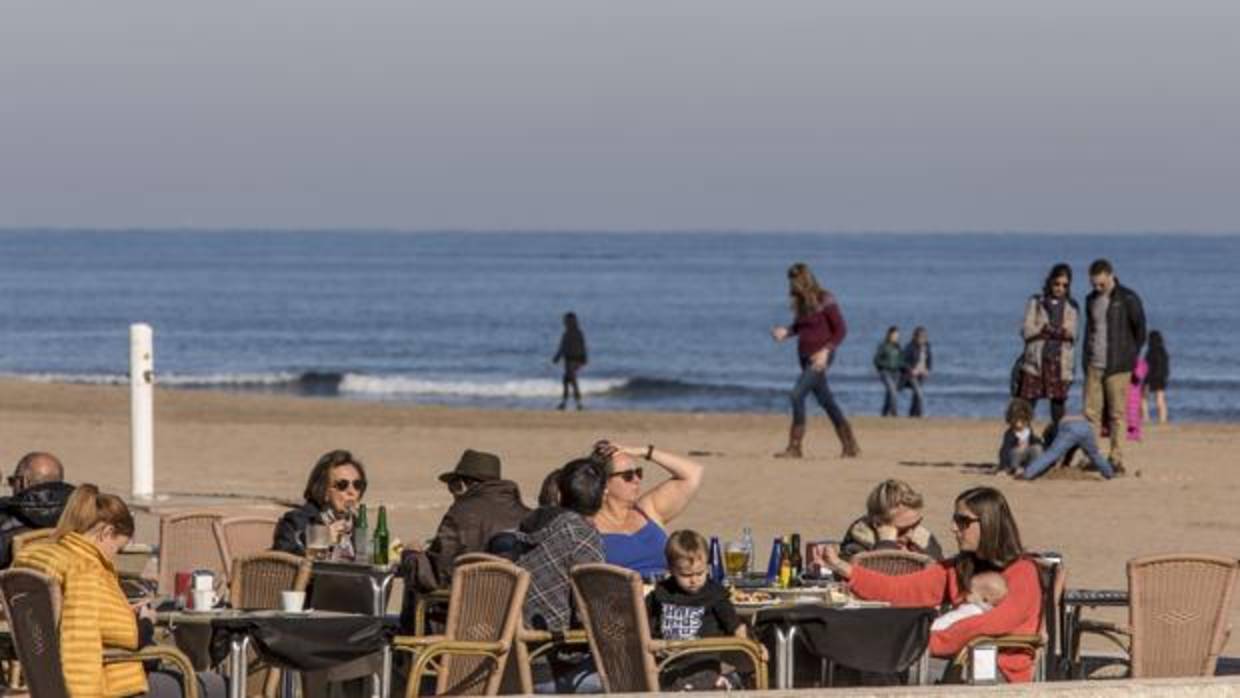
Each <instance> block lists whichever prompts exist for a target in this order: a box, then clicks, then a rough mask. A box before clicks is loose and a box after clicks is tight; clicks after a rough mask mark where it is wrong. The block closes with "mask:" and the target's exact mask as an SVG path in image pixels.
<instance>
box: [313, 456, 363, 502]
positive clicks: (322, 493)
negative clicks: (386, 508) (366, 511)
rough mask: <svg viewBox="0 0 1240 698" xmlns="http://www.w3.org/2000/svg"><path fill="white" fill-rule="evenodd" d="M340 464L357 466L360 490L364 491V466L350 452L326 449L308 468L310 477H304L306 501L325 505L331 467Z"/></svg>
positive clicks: (329, 484)
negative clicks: (312, 465)
mask: <svg viewBox="0 0 1240 698" xmlns="http://www.w3.org/2000/svg"><path fill="white" fill-rule="evenodd" d="M342 465H351V466H353V467H354V468H357V474H358V475H360V476H361V478H362V491H361V492H359V494H365V492H366V467H365V466H363V465H362V462H361V461H360V460H358V459H356V458H354V457H353V454H352V453H349V452H348V451H345V450H342V449H336V450H335V451H328V452H327V453H324V454H323V455H322V456H319V460H318V462H317V463H315V464H314V467H313V468H311V470H310V477H308V478H306V490H305V492H303V493H302V496H303V497H305V499H306V501H307V502H312V503H314V504H317V505H318V506H319V507H324V506H327V488H328V487H330V486H331V484H332V483H331V476H332V468H336V467H339V466H342Z"/></svg>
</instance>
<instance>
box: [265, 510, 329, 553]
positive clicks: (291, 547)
mask: <svg viewBox="0 0 1240 698" xmlns="http://www.w3.org/2000/svg"><path fill="white" fill-rule="evenodd" d="M322 516H323V510H322V509H321V508H319V505H317V504H315V503H314V502H306V503H305V504H303V505H301V506H300V507H298V508H296V509H294V510H292V511H290V512H288V513H286V514H285V515H284V516H282V517H280V523H278V524H276V532H275V535H274V537H273V539H272V541H271V549H272V550H276V551H279V552H282V553H291V554H293V555H305V554H306V529H308V528H310V524H312V523H323V519H322Z"/></svg>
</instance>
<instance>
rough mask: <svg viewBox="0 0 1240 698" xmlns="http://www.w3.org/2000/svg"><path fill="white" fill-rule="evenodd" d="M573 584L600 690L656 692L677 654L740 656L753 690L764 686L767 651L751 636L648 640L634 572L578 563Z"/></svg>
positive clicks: (639, 581) (642, 600)
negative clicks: (754, 683) (751, 674)
mask: <svg viewBox="0 0 1240 698" xmlns="http://www.w3.org/2000/svg"><path fill="white" fill-rule="evenodd" d="M572 586H573V598H574V600H576V602H577V610H578V612H579V613H580V614H581V620H582V622H583V624H584V625H585V627H586V637H587V639H588V640H589V643H590V652H591V654H593V655H594V663H595V666H596V667H597V668H598V673H599V678H600V679H602V682H603V690H604V691H605V692H607V693H637V692H647V691H653V692H658V691H659V674H660V673H661V672H662V671H663V670H664V669H666V668H668V667H669V666H670V665H672V663H673V662H675V661H676V660H677V659H680V658H681V657H685V656H689V655H693V654H702V653H711V654H722V653H738V654H740V655H743V656H744V657H746V658H747V659H748V660H749V662H750V663H751V664H752V666H753V668H754V671H755V673H756V675H757V687H758V689H759V690H765V689H766V687H767V680H768V677H767V666H766V650H765V649H764V648H763V647H762V645H759V644H758V643H756V642H754V641H752V640H748V639H745V638H741V637H708V638H702V639H700V640H654V639H652V638H651V637H650V622H649V620H648V619H647V618H646V601H645V596H644V594H643V593H642V578H641V576H640V575H638V574H637V573H636V572H634V571H632V570H629V569H625V568H623V567H616V566H615V565H605V564H589V565H578V566H576V567H574V568H573V571H572Z"/></svg>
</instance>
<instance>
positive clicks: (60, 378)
mask: <svg viewBox="0 0 1240 698" xmlns="http://www.w3.org/2000/svg"><path fill="white" fill-rule="evenodd" d="M8 375H9V377H13V378H21V379H23V380H28V381H34V382H36V383H78V384H86V385H129V376H128V374H108V373H22V374H8ZM299 375H300V374H297V373H194V374H177V373H159V372H158V371H157V372H156V373H155V384H156V385H170V386H182V387H192V386H200V387H210V386H229V385H283V384H285V383H293V382H295V381H297V380H298V378H299Z"/></svg>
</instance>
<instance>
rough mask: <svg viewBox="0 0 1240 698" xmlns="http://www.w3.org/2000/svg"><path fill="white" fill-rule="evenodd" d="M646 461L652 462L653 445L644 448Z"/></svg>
mask: <svg viewBox="0 0 1240 698" xmlns="http://www.w3.org/2000/svg"><path fill="white" fill-rule="evenodd" d="M646 460H654V444H650V445H648V446H646Z"/></svg>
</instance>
